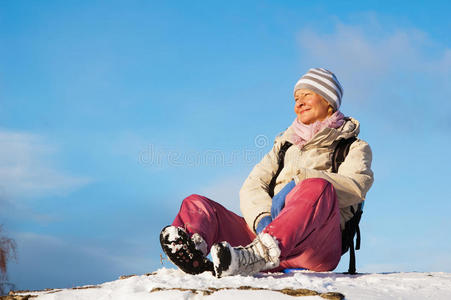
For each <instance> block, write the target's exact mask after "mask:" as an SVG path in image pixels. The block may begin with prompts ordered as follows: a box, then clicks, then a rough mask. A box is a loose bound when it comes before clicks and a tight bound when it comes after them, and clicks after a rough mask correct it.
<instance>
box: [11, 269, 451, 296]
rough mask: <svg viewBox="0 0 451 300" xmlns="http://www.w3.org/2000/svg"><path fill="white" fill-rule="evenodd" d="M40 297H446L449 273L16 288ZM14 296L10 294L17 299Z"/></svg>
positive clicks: (176, 277) (135, 280)
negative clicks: (34, 289) (68, 287)
mask: <svg viewBox="0 0 451 300" xmlns="http://www.w3.org/2000/svg"><path fill="white" fill-rule="evenodd" d="M19 295H23V296H28V295H33V296H37V298H34V297H33V299H38V300H45V299H64V300H72V299H204V298H205V299H212V300H213V299H234V300H236V299H256V300H257V299H258V300H261V299H262V298H267V299H269V298H270V299H271V300H278V299H293V296H290V295H295V296H303V298H302V299H318V300H320V299H346V300H357V299H358V300H362V299H364V300H373V299H374V300H376V299H409V300H414V299H434V300H440V299H443V300H445V299H451V274H449V273H383V274H359V275H354V276H351V275H344V274H338V273H332V272H325V273H314V272H308V271H299V272H296V273H290V274H282V273H276V274H274V273H273V274H258V275H257V276H254V277H242V276H233V277H226V278H221V279H218V278H215V277H213V276H212V275H210V274H207V273H204V274H200V275H197V276H193V275H187V274H185V273H183V272H181V271H179V270H175V269H166V268H162V269H159V270H157V271H156V272H153V273H151V274H146V275H141V276H135V275H133V276H123V277H121V279H118V280H116V281H111V282H106V283H103V284H100V285H95V286H84V287H78V288H73V289H54V290H46V291H39V292H16V293H15V296H19ZM18 298H19V297H17V298H15V299H18Z"/></svg>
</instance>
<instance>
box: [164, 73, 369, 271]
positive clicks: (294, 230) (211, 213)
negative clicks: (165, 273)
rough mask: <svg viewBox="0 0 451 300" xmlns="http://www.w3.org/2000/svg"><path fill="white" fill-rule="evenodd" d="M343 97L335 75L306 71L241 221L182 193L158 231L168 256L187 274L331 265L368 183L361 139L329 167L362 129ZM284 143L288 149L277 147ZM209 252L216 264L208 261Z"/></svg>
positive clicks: (254, 178) (255, 174) (243, 201)
mask: <svg viewBox="0 0 451 300" xmlns="http://www.w3.org/2000/svg"><path fill="white" fill-rule="evenodd" d="M342 96H343V88H342V87H341V84H340V83H339V81H338V79H337V77H336V76H335V75H334V74H333V73H332V72H330V71H328V70H326V69H322V68H314V69H310V70H309V71H308V72H307V73H306V74H305V75H303V76H302V77H301V79H299V81H298V82H297V83H296V85H295V87H294V100H295V105H294V111H295V113H296V118H295V120H294V121H293V123H292V124H291V126H290V127H289V128H288V129H287V130H286V131H285V132H283V133H282V134H280V135H279V136H278V137H277V138H276V139H275V141H274V146H273V148H272V150H271V151H270V152H269V153H268V154H266V156H265V157H264V158H263V159H262V160H261V161H260V162H259V163H258V164H257V165H256V166H255V167H254V169H253V170H252V171H251V173H250V174H249V176H248V177H247V179H246V180H245V182H244V184H243V186H242V188H241V190H240V205H241V211H242V213H243V216H244V218H242V217H240V216H238V215H236V214H234V213H233V212H231V211H228V210H227V209H226V208H224V207H223V206H222V205H220V204H218V203H216V202H214V201H212V200H210V199H208V198H206V197H203V196H200V195H195V194H194V195H191V196H189V197H187V198H186V199H185V200H184V201H183V203H182V206H181V208H180V212H179V214H178V215H177V217H176V218H175V220H174V222H173V223H172V225H171V226H167V227H165V228H163V230H162V232H161V234H160V242H161V245H162V248H163V250H164V252H165V253H166V254H167V255H168V257H169V259H170V260H171V261H172V262H173V263H175V264H176V265H177V266H178V267H179V268H180V269H182V270H183V271H185V272H187V273H190V274H198V273H201V272H204V271H211V272H213V273H214V274H216V276H218V277H222V276H229V275H252V274H255V273H257V272H260V271H265V270H271V271H278V270H281V269H284V268H306V269H309V270H313V271H330V270H333V269H335V267H336V266H337V265H338V262H339V261H340V257H341V231H342V230H343V229H344V225H345V223H346V221H348V220H349V219H350V218H352V216H353V213H352V210H353V209H355V208H356V207H357V205H358V204H359V203H361V202H363V201H364V199H365V195H366V193H367V192H368V190H369V188H370V187H371V185H372V183H373V172H372V170H371V159H372V154H371V149H370V147H369V145H368V144H367V143H366V142H365V141H363V140H360V139H357V140H356V141H355V142H353V143H352V144H351V146H350V149H349V153H348V155H347V156H346V158H345V160H344V162H343V163H342V164H341V165H340V167H339V169H338V172H336V173H333V172H332V161H331V157H332V153H333V152H334V150H335V148H336V146H337V144H338V142H339V141H340V140H342V139H348V138H352V137H357V135H358V134H359V127H360V125H359V122H358V121H356V120H355V119H352V118H348V117H344V115H343V114H342V113H341V112H340V111H339V108H340V105H341V100H342ZM286 142H289V143H291V144H293V146H291V147H289V148H288V149H287V150H285V149H283V150H282V149H281V148H282V145H284V144H286ZM288 145H290V144H288ZM280 151H285V156H284V159H283V162H279V161H278V157H279V152H280ZM281 163H283V168H281V169H280V170H279V166H280V165H281ZM274 183H275V185H274ZM272 195H275V196H274V197H272ZM210 250H211V257H212V260H213V262H211V261H210V260H208V259H207V258H206V255H207V254H208V253H209V251H210Z"/></svg>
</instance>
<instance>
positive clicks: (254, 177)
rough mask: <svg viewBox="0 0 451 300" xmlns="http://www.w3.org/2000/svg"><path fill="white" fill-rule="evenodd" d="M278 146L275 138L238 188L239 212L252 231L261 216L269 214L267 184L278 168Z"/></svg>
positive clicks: (269, 199)
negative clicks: (239, 188)
mask: <svg viewBox="0 0 451 300" xmlns="http://www.w3.org/2000/svg"><path fill="white" fill-rule="evenodd" d="M280 147H281V142H278V141H277V140H276V142H274V146H273V147H272V149H271V151H269V152H268V153H267V154H266V155H265V156H264V157H263V159H262V160H261V161H260V162H259V163H258V164H257V165H256V166H255V167H254V168H253V169H252V171H251V173H250V174H249V176H248V177H247V178H246V180H245V181H244V183H243V186H242V187H241V190H240V207H241V212H242V213H243V217H244V219H245V220H246V223H247V224H248V226H249V228H251V229H252V230H253V231H255V230H256V227H257V224H258V222H259V221H260V220H261V219H262V218H263V217H265V216H271V204H272V199H271V197H270V196H269V193H268V186H269V183H270V182H271V179H272V178H273V176H274V175H275V173H276V172H277V169H278V162H277V157H278V155H279V150H280Z"/></svg>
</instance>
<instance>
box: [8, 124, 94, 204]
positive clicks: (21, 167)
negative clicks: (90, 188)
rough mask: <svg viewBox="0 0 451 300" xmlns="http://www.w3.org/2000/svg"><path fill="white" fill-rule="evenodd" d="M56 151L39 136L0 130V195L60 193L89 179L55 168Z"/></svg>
mask: <svg viewBox="0 0 451 300" xmlns="http://www.w3.org/2000/svg"><path fill="white" fill-rule="evenodd" d="M56 153H57V149H56V148H55V147H54V146H52V145H50V144H48V143H47V142H46V141H45V139H44V138H43V137H41V136H39V135H36V134H30V133H26V132H16V131H9V130H4V129H0V192H1V195H0V198H3V199H5V198H6V199H10V201H11V199H13V200H16V199H18V198H20V199H22V198H30V197H39V196H44V195H54V194H64V193H68V192H70V191H72V190H74V189H77V188H79V187H81V186H83V185H85V184H87V183H89V182H90V181H91V180H90V179H88V178H84V177H77V176H73V175H69V174H66V173H64V172H63V171H61V170H58V168H56V167H55V166H54V164H55V162H54V160H53V159H52V156H55V154H56Z"/></svg>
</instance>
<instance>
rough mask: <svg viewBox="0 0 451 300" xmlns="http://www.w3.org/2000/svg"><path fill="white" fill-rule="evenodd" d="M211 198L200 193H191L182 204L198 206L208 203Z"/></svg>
mask: <svg viewBox="0 0 451 300" xmlns="http://www.w3.org/2000/svg"><path fill="white" fill-rule="evenodd" d="M209 201H211V200H210V199H208V198H207V197H204V196H201V195H198V194H191V195H189V196H188V197H186V198H185V199H183V201H182V206H193V205H194V206H198V205H205V204H207V203H208V202H209Z"/></svg>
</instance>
